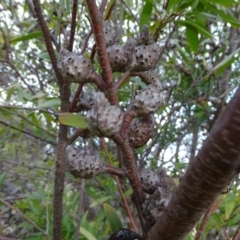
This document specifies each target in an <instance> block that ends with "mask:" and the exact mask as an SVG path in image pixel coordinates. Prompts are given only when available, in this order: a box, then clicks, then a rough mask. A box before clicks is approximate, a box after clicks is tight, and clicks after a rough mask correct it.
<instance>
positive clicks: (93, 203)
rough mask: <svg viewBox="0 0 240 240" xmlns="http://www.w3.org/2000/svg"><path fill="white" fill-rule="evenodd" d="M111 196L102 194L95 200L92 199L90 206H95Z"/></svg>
mask: <svg viewBox="0 0 240 240" xmlns="http://www.w3.org/2000/svg"><path fill="white" fill-rule="evenodd" d="M111 198H112V196H104V197H101V198H98V199H96V200H95V201H93V202H92V203H91V205H90V207H95V206H97V205H99V204H101V203H104V202H106V201H107V200H109V199H111Z"/></svg>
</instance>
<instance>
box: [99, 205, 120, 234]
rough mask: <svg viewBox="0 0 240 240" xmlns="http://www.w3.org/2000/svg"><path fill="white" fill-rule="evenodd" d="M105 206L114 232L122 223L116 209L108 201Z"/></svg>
mask: <svg viewBox="0 0 240 240" xmlns="http://www.w3.org/2000/svg"><path fill="white" fill-rule="evenodd" d="M103 208H104V210H105V212H106V216H107V219H108V221H109V223H110V226H111V230H112V232H116V231H117V230H119V229H121V228H122V223H121V220H120V218H119V217H118V215H117V213H116V211H115V210H114V209H113V208H112V207H111V206H110V205H109V204H107V203H104V204H103Z"/></svg>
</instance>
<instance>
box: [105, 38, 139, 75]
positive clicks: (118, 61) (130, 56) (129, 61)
mask: <svg viewBox="0 0 240 240" xmlns="http://www.w3.org/2000/svg"><path fill="white" fill-rule="evenodd" d="M135 45H136V42H135V40H133V39H128V40H127V42H126V43H125V44H124V45H118V44H115V45H112V46H110V47H108V48H107V53H108V57H109V60H110V64H111V68H112V71H113V72H125V71H127V70H129V69H131V68H133V67H134V66H135V65H136V59H135V55H134V52H135Z"/></svg>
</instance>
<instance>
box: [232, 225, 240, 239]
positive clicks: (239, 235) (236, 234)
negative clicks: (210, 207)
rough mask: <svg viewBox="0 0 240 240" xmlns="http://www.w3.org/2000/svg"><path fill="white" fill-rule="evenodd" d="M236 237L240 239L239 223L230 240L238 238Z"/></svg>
mask: <svg viewBox="0 0 240 240" xmlns="http://www.w3.org/2000/svg"><path fill="white" fill-rule="evenodd" d="M238 239H240V224H239V226H238V228H237V230H236V232H235V233H234V235H233V238H232V240H238Z"/></svg>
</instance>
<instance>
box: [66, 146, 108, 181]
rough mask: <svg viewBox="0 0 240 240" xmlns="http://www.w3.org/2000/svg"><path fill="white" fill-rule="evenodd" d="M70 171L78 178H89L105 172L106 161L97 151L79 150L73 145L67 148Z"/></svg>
mask: <svg viewBox="0 0 240 240" xmlns="http://www.w3.org/2000/svg"><path fill="white" fill-rule="evenodd" d="M66 155H67V166H68V169H69V172H70V173H71V174H72V175H73V176H74V177H78V178H85V179H89V178H92V177H95V176H97V175H98V174H100V173H103V172H104V166H105V163H104V162H103V160H102V159H101V157H100V155H99V154H98V153H97V152H94V151H90V150H86V151H79V152H78V151H77V150H76V149H75V148H74V147H72V146H71V145H69V146H67V148H66Z"/></svg>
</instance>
